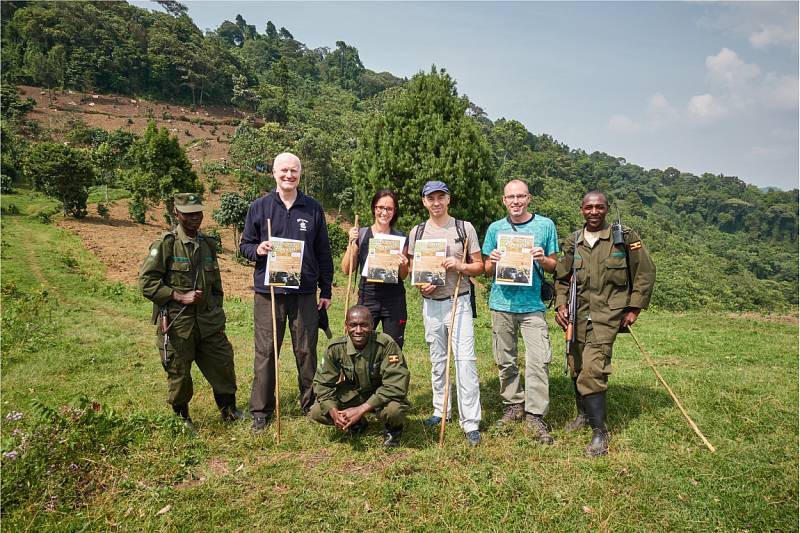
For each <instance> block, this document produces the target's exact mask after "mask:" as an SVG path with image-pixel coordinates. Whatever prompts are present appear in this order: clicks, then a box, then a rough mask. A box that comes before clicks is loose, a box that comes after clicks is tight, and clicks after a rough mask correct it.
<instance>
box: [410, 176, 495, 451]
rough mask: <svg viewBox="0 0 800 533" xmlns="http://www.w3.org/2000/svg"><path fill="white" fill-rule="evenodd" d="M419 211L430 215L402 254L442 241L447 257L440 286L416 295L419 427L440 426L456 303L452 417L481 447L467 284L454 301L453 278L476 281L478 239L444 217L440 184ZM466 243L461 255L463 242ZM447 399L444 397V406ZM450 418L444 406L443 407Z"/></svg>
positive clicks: (426, 190)
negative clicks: (428, 412)
mask: <svg viewBox="0 0 800 533" xmlns="http://www.w3.org/2000/svg"><path fill="white" fill-rule="evenodd" d="M422 205H424V206H425V209H427V210H428V214H429V215H430V216H429V218H428V220H427V221H425V222H422V223H421V224H417V225H416V226H414V227H413V228H412V229H411V231H410V232H409V233H408V254H409V256H410V257H411V258H412V267H413V257H414V246H415V244H416V241H418V240H420V239H446V240H447V252H446V256H445V258H444V260H443V261H442V266H443V267H444V268H445V269H446V272H447V275H446V279H445V284H444V285H442V286H439V285H433V284H430V283H429V284H426V285H421V286H420V287H419V290H420V293H421V294H422V298H423V300H422V318H423V322H424V324H425V341H426V342H427V343H428V349H429V351H430V357H431V386H432V389H433V415H432V416H431V417H430V418H428V419H427V420H425V422H424V424H425V425H426V426H428V427H433V426H436V425H437V424H439V423H440V422H441V421H442V416H443V413H444V391H445V386H446V385H447V386H449V384H445V381H444V378H445V366H446V364H447V342H448V329H449V327H450V313H451V311H452V303H453V300H452V298H453V297H456V298H458V304H457V307H456V315H455V320H454V323H453V332H452V333H453V334H452V339H453V354H454V359H455V369H456V385H457V398H458V417H459V424H460V425H461V429H462V430H463V431H464V433H465V434H466V436H467V441H468V442H469V444H470V445H471V446H477V445H478V444H479V443H480V441H481V435H480V433H479V432H478V425H479V424H480V421H481V397H480V386H479V383H478V367H477V358H476V357H475V334H474V330H473V324H472V306H471V305H470V290H471V285H472V284H471V283H467V282H464V283H462V284H461V285H460V287H459V294H457V295H454V292H455V288H456V279H457V278H458V274H459V273H461V274H462V275H464V276H479V275H481V274H483V262H482V261H481V249H480V244H479V242H478V234H477V232H476V231H475V228H474V227H473V226H472V224H470V223H469V222H465V221H461V220H456V219H455V218H453V217H451V216H450V215H449V214H448V207H449V205H450V190H449V189H448V188H447V185H445V184H444V183H443V182H441V181H429V182H427V183H426V184H425V186H424V187H423V188H422ZM465 241H466V244H467V246H466V254H464V242H465ZM450 398H452V395H448V404H449V403H450V402H449V400H450ZM447 414H448V416H449V414H450V405H448V406H447Z"/></svg>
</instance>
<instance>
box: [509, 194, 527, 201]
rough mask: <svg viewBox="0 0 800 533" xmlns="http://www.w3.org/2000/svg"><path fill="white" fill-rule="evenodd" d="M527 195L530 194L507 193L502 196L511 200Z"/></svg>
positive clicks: (523, 197)
mask: <svg viewBox="0 0 800 533" xmlns="http://www.w3.org/2000/svg"><path fill="white" fill-rule="evenodd" d="M528 196H530V194H507V195H505V196H503V198H505V199H506V200H508V201H509V202H511V201H513V200H520V201H521V200H525V199H527V198H528Z"/></svg>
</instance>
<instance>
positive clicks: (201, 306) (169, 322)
mask: <svg viewBox="0 0 800 533" xmlns="http://www.w3.org/2000/svg"><path fill="white" fill-rule="evenodd" d="M174 201H175V217H176V218H177V220H178V226H177V227H176V228H175V229H174V230H173V231H171V232H167V233H165V234H164V235H162V236H161V238H160V239H158V240H156V241H155V242H153V244H152V245H150V253H149V254H148V256H147V258H146V259H145V260H144V262H143V263H142V267H141V269H140V271H139V287H140V289H141V291H142V294H143V295H144V297H145V298H147V299H148V300H150V301H152V302H153V322H154V323H156V324H158V327H157V328H156V344H157V345H158V349H159V352H160V354H161V363H162V365H163V366H164V370H165V371H166V372H167V403H169V404H170V405H172V409H173V410H174V411H175V413H176V414H177V415H179V416H180V417H181V418H182V419H183V420H184V422H185V423H186V425H187V426H188V427H189V428H190V429H193V428H194V426H193V425H192V420H191V418H190V417H189V401H190V400H191V399H192V394H193V389H192V375H191V366H192V362H194V363H196V364H197V366H198V367H199V368H200V371H201V372H202V373H203V376H205V378H206V379H207V380H208V382H209V384H211V388H212V389H213V391H214V399H215V401H216V403H217V406H218V407H219V409H220V412H221V414H222V419H223V420H225V421H231V420H237V419H240V418H241V417H242V413H241V411H239V410H238V409H236V373H235V371H234V362H233V347H232V346H231V343H230V341H228V337H227V336H226V335H225V311H223V309H222V297H223V292H222V278H221V277H220V273H219V264H218V263H217V254H216V249H217V240H216V239H214V238H213V237H209V236H207V235H203V234H202V233H200V231H199V229H200V224H202V222H203V204H202V202H201V198H200V196H199V195H197V194H194V193H180V194H176V195H175V197H174Z"/></svg>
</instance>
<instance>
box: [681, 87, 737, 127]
mask: <svg viewBox="0 0 800 533" xmlns="http://www.w3.org/2000/svg"><path fill="white" fill-rule="evenodd" d="M686 110H687V111H688V112H689V115H690V116H691V117H693V118H696V119H699V120H702V121H712V120H716V119H718V118H721V117H724V116H725V115H726V114H727V112H728V111H727V109H725V106H724V105H722V104H721V103H720V102H718V101H717V100H716V99H715V98H714V97H713V96H711V95H710V94H708V93H706V94H699V95H697V96H692V97H691V98H690V99H689V103H688V104H687V106H686Z"/></svg>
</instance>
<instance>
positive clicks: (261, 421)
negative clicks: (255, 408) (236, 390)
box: [253, 415, 270, 433]
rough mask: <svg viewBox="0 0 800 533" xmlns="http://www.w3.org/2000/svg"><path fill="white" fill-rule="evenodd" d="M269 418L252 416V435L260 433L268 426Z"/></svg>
mask: <svg viewBox="0 0 800 533" xmlns="http://www.w3.org/2000/svg"><path fill="white" fill-rule="evenodd" d="M269 419H270V417H268V416H264V415H253V433H261V432H262V431H264V428H266V427H267V424H269Z"/></svg>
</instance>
